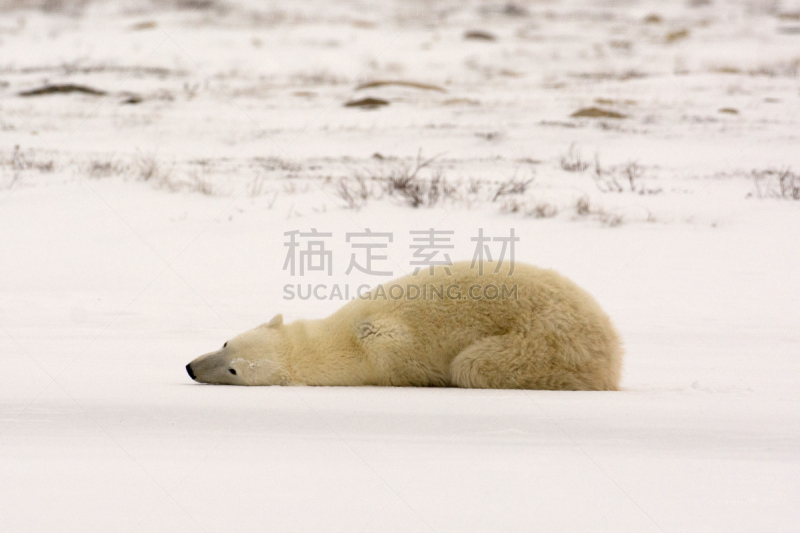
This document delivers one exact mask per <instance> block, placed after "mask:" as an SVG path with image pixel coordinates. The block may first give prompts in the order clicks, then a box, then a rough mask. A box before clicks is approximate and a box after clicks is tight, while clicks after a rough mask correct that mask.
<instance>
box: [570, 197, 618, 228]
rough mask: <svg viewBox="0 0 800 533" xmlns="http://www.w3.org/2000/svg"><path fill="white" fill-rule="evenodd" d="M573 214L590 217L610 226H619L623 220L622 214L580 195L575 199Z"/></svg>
mask: <svg viewBox="0 0 800 533" xmlns="http://www.w3.org/2000/svg"><path fill="white" fill-rule="evenodd" d="M574 209H575V214H576V215H578V216H579V217H581V218H592V219H594V220H597V221H598V222H600V223H601V224H603V225H604V226H608V227H610V228H613V227H616V226H619V225H620V224H622V222H623V218H622V215H620V214H617V213H612V212H610V211H607V210H606V209H604V208H602V207H600V206H597V205H593V204H592V203H591V201H590V200H589V197H588V196H581V197H580V198H578V199H577V200H576V201H575V206H574Z"/></svg>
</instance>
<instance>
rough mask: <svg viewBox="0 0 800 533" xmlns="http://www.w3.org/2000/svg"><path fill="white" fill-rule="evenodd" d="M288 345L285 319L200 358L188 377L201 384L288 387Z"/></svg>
mask: <svg viewBox="0 0 800 533" xmlns="http://www.w3.org/2000/svg"><path fill="white" fill-rule="evenodd" d="M288 351H289V343H288V341H287V339H286V335H285V331H284V330H283V316H282V315H276V316H275V318H273V319H272V320H270V321H269V322H268V323H266V324H262V325H260V326H258V327H257V328H255V329H251V330H250V331H246V332H244V333H242V334H241V335H239V336H237V337H234V338H233V339H231V340H229V341H228V342H226V343H225V344H224V345H223V346H222V348H220V349H219V350H217V351H216V352H211V353H207V354H205V355H201V356H200V357H198V358H197V359H195V360H194V361H192V362H191V363H189V364H188V365H186V371H187V372H188V373H189V376H190V377H191V378H192V379H193V380H195V381H199V382H200V383H214V384H219V385H285V384H287V383H288V382H289V375H288V373H287V372H286V370H285V365H284V363H285V361H286V354H287V353H288Z"/></svg>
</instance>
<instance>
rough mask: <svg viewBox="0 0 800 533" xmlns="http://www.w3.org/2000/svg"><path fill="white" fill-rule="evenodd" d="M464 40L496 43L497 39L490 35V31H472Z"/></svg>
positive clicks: (466, 34) (465, 35)
mask: <svg viewBox="0 0 800 533" xmlns="http://www.w3.org/2000/svg"><path fill="white" fill-rule="evenodd" d="M464 39H469V40H473V41H496V40H497V37H495V36H494V34H492V33H489V32H488V31H482V30H470V31H468V32H465V33H464Z"/></svg>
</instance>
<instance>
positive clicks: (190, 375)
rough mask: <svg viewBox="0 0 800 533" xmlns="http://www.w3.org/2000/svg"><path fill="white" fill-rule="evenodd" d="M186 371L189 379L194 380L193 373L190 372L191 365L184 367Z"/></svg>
mask: <svg viewBox="0 0 800 533" xmlns="http://www.w3.org/2000/svg"><path fill="white" fill-rule="evenodd" d="M186 371H187V372H188V373H189V377H190V378H192V379H195V377H194V372H192V363H189V364H188V365H186Z"/></svg>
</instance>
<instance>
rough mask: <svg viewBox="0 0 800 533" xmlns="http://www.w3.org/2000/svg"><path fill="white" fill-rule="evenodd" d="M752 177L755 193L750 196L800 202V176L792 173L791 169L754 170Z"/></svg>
mask: <svg viewBox="0 0 800 533" xmlns="http://www.w3.org/2000/svg"><path fill="white" fill-rule="evenodd" d="M751 176H752V177H753V185H754V186H755V192H754V193H751V194H750V195H749V196H755V197H756V198H762V199H763V198H780V199H783V200H800V174H796V173H794V172H792V170H791V169H790V168H786V169H783V170H779V169H774V168H771V169H766V170H753V171H752V172H751Z"/></svg>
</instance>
